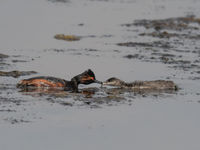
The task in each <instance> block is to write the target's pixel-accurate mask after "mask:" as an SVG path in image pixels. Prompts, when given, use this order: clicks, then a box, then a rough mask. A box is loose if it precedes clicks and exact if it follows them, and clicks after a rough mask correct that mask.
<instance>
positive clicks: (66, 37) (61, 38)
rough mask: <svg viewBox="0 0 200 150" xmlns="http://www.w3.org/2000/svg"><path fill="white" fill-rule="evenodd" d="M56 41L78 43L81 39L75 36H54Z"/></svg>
mask: <svg viewBox="0 0 200 150" xmlns="http://www.w3.org/2000/svg"><path fill="white" fill-rule="evenodd" d="M54 38H55V39H57V40H65V41H79V40H80V39H81V38H80V37H79V36H75V35H64V34H56V35H55V36H54Z"/></svg>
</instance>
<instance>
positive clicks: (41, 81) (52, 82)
mask: <svg viewBox="0 0 200 150" xmlns="http://www.w3.org/2000/svg"><path fill="white" fill-rule="evenodd" d="M91 83H99V84H102V82H100V81H98V80H96V78H95V74H94V72H93V71H92V70H90V69H88V70H86V71H84V72H83V73H81V74H79V75H77V76H75V77H73V78H72V79H71V80H70V81H67V80H64V79H60V78H56V77H50V76H38V77H33V78H29V79H24V80H21V81H20V82H19V83H18V84H17V87H18V88H29V87H36V88H37V87H51V88H63V89H64V90H67V91H73V92H78V85H79V84H86V85H87V84H91Z"/></svg>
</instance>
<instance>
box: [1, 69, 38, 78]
mask: <svg viewBox="0 0 200 150" xmlns="http://www.w3.org/2000/svg"><path fill="white" fill-rule="evenodd" d="M36 73H37V72H35V71H17V70H14V71H10V72H5V71H0V76H6V77H14V78H18V77H20V76H26V75H31V74H36Z"/></svg>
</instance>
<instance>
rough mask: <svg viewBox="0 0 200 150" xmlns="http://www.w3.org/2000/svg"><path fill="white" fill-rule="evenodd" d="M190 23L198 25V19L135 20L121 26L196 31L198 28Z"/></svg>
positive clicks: (199, 19) (199, 21) (193, 17)
mask: <svg viewBox="0 0 200 150" xmlns="http://www.w3.org/2000/svg"><path fill="white" fill-rule="evenodd" d="M192 23H198V24H200V18H196V17H195V16H186V17H178V18H168V19H160V20H146V19H143V20H136V21H134V22H133V23H127V24H123V26H127V27H130V26H143V27H145V28H146V29H149V28H154V29H155V30H157V31H158V30H163V29H167V30H179V31H181V30H186V29H194V30H198V29H199V28H198V27H196V26H192V25H191V24H192Z"/></svg>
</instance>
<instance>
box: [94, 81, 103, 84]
mask: <svg viewBox="0 0 200 150" xmlns="http://www.w3.org/2000/svg"><path fill="white" fill-rule="evenodd" d="M94 83H98V84H103V82H101V81H98V80H94Z"/></svg>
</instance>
